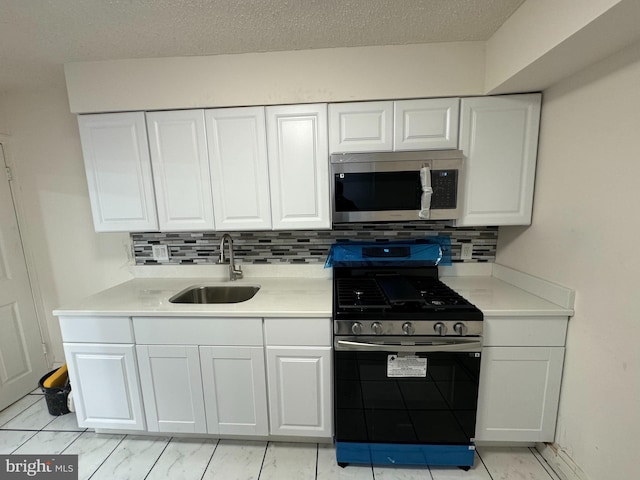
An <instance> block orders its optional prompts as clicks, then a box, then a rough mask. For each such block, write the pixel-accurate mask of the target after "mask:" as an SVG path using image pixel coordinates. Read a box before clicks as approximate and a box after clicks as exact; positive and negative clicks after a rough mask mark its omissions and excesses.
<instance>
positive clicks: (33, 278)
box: [0, 133, 53, 368]
mask: <svg viewBox="0 0 640 480" xmlns="http://www.w3.org/2000/svg"><path fill="white" fill-rule="evenodd" d="M10 139H11V137H10V136H9V135H5V134H3V133H0V149H2V153H4V163H5V164H6V166H7V167H9V170H10V172H11V180H10V181H9V191H10V192H11V198H12V200H13V209H14V211H15V214H16V220H17V222H18V233H19V235H20V244H21V245H22V252H23V254H24V260H25V263H26V265H27V277H28V280H29V290H30V293H31V299H32V301H33V305H34V308H35V312H36V321H37V323H38V328H39V330H40V341H41V342H42V344H43V345H44V350H45V351H44V360H45V364H46V365H47V367H48V368H51V367H52V365H53V357H52V350H51V335H50V334H49V329H48V327H47V322H46V318H47V316H46V315H45V314H44V302H43V300H42V290H41V288H40V282H39V280H38V274H37V269H36V267H35V265H36V262H35V258H34V255H33V251H32V249H31V248H30V246H29V241H28V239H27V237H28V235H27V233H26V232H27V231H28V229H27V222H26V214H25V212H24V207H23V205H24V203H23V201H22V198H21V192H22V189H21V188H20V185H19V175H18V173H17V168H16V167H15V163H14V162H13V158H12V155H11V146H10ZM4 167H5V165H3V164H1V163H0V169H2V170H4ZM0 174H4V173H0Z"/></svg>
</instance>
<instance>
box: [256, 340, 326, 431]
mask: <svg viewBox="0 0 640 480" xmlns="http://www.w3.org/2000/svg"><path fill="white" fill-rule="evenodd" d="M267 374H268V378H269V413H270V420H271V434H272V435H292V436H311V437H331V435H332V431H333V425H332V404H331V347H267Z"/></svg>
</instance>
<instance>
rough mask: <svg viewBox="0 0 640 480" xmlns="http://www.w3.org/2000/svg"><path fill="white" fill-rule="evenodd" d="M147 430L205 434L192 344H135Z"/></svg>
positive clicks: (197, 358) (195, 350)
mask: <svg viewBox="0 0 640 480" xmlns="http://www.w3.org/2000/svg"><path fill="white" fill-rule="evenodd" d="M136 353H137V356H138V368H139V371H140V386H141V387H142V398H143V400H144V411H145V414H146V418H147V430H148V431H150V432H165V433H207V423H206V421H205V416H204V397H203V395H202V378H201V377H200V355H199V353H198V347H197V346H196V345H137V346H136Z"/></svg>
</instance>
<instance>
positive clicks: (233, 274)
mask: <svg viewBox="0 0 640 480" xmlns="http://www.w3.org/2000/svg"><path fill="white" fill-rule="evenodd" d="M225 240H227V243H228V244H229V280H237V279H239V278H242V267H237V268H236V263H235V259H234V257H233V238H231V235H229V234H228V233H225V234H224V235H222V239H221V240H220V260H219V261H218V263H225V260H224V241H225Z"/></svg>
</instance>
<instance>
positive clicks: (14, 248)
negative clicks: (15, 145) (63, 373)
mask: <svg viewBox="0 0 640 480" xmlns="http://www.w3.org/2000/svg"><path fill="white" fill-rule="evenodd" d="M5 166H6V165H5V159H4V148H3V145H2V144H1V143H0V169H2V170H3V172H0V410H2V409H3V408H4V407H6V406H7V405H10V404H11V403H13V402H14V401H16V400H18V399H19V398H20V397H22V396H23V395H26V394H27V393H29V392H30V391H32V390H34V389H35V388H37V386H38V380H39V379H40V377H42V375H44V373H45V372H46V371H47V364H46V360H45V357H44V353H43V350H42V339H41V336H40V328H39V326H38V319H37V318H36V310H35V306H34V304H33V298H32V296H31V287H30V285H29V277H28V275H27V265H26V262H25V258H24V253H23V251H22V243H21V238H20V231H19V230H18V222H17V219H16V213H15V210H14V207H13V199H12V197H11V190H10V187H9V180H8V178H9V177H8V174H7V175H5V174H4V170H5Z"/></svg>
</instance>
